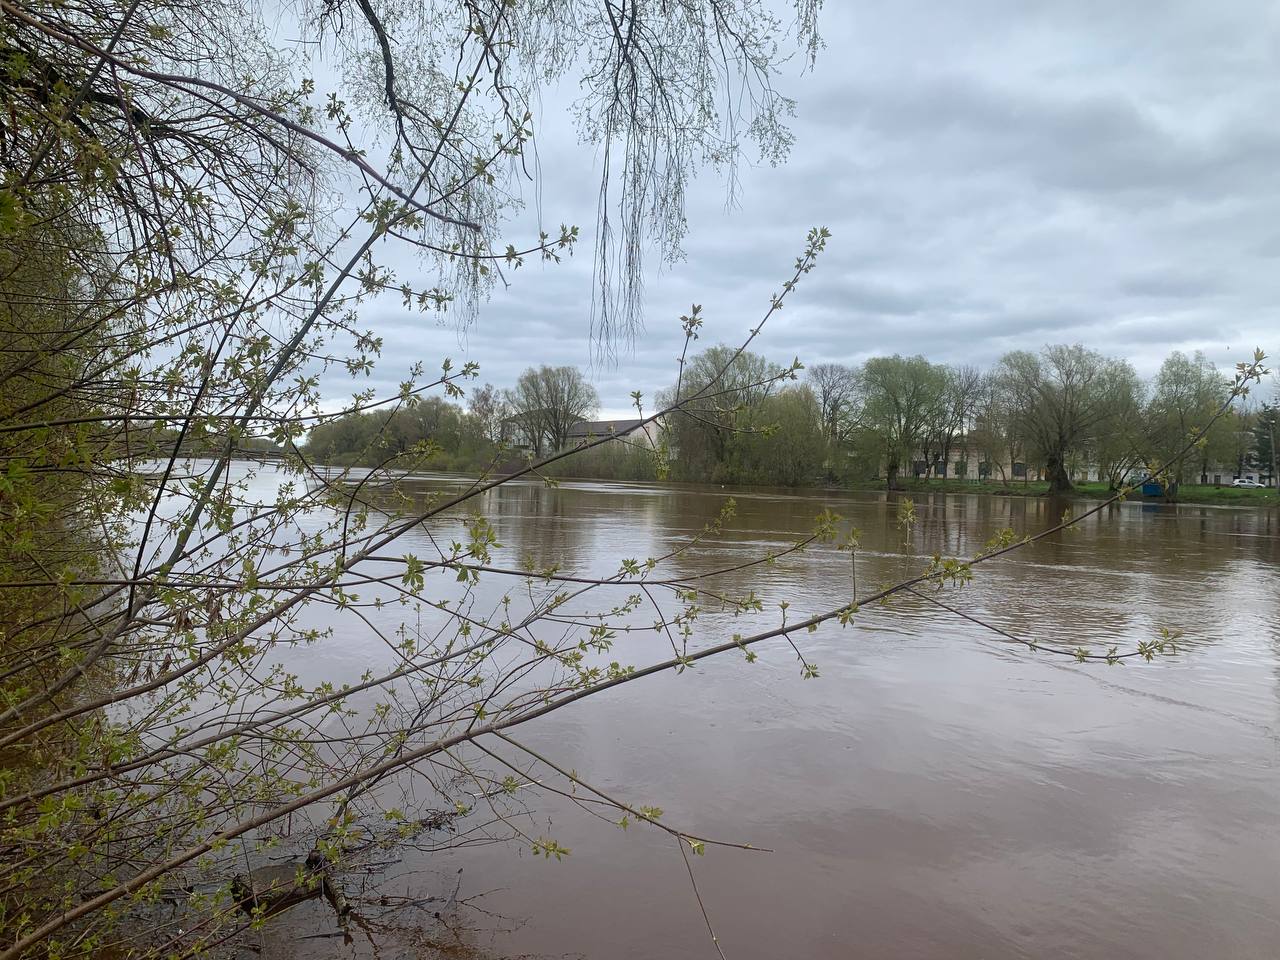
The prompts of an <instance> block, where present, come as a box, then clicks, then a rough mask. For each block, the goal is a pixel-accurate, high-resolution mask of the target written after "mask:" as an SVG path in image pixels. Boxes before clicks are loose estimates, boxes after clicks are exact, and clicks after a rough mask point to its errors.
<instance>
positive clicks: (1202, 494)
mask: <svg viewBox="0 0 1280 960" xmlns="http://www.w3.org/2000/svg"><path fill="white" fill-rule="evenodd" d="M847 486H849V488H851V489H854V490H883V489H884V482H883V481H875V482H871V481H866V482H861V483H854V484H851V485H847ZM898 490H899V492H902V493H977V494H987V495H990V496H1000V497H1042V496H1044V495H1045V494H1046V493H1048V490H1049V484H1048V481H1044V480H1032V481H1029V482H1027V483H1020V482H1017V481H1015V482H1013V483H992V482H972V481H968V480H938V479H931V480H899V481H898ZM1113 494H1114V491H1113V490H1111V489H1110V488H1109V487H1108V486H1107V485H1106V484H1105V483H1078V484H1076V488H1075V493H1074V494H1073V496H1077V497H1080V498H1082V499H1086V500H1106V499H1107V498H1109V497H1111V496H1112V495H1113ZM1131 499H1134V500H1140V499H1143V498H1142V496H1141V495H1140V494H1135V495H1134V496H1133V497H1132V498H1131ZM1151 502H1153V503H1163V502H1165V501H1163V500H1153V501H1151ZM1173 502H1176V503H1206V504H1220V505H1224V506H1236V507H1274V506H1277V505H1280V494H1277V492H1276V491H1275V490H1274V489H1262V490H1251V489H1247V488H1243V487H1225V486H1223V487H1216V486H1214V485H1213V484H1183V485H1182V486H1180V487H1179V488H1178V494H1177V496H1176V497H1174V500H1173Z"/></svg>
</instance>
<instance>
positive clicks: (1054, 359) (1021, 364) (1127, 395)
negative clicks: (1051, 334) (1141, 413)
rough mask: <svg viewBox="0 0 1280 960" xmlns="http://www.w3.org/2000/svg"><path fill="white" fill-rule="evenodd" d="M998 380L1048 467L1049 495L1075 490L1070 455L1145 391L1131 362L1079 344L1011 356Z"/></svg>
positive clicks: (1035, 452)
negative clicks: (1069, 466)
mask: <svg viewBox="0 0 1280 960" xmlns="http://www.w3.org/2000/svg"><path fill="white" fill-rule="evenodd" d="M999 379H1000V382H1001V384H1002V387H1003V389H1004V391H1005V392H1006V394H1007V395H1008V397H1009V406H1010V408H1011V409H1012V410H1013V411H1014V416H1015V417H1016V419H1017V422H1018V425H1019V429H1020V432H1021V433H1022V435H1023V436H1024V437H1026V439H1027V444H1028V447H1029V448H1030V450H1031V451H1032V453H1033V455H1035V456H1037V457H1039V459H1040V461H1041V462H1042V463H1044V465H1045V472H1046V473H1047V474H1048V478H1049V493H1050V495H1054V494H1061V493H1069V492H1071V490H1072V489H1073V486H1072V483H1071V475H1070V473H1069V471H1068V469H1067V464H1068V462H1069V458H1070V456H1071V455H1072V454H1074V453H1079V452H1082V451H1083V450H1084V449H1085V448H1086V447H1087V446H1088V445H1089V444H1091V443H1092V442H1093V441H1094V440H1096V439H1097V438H1098V437H1099V436H1101V435H1102V434H1103V433H1104V432H1105V431H1107V430H1110V429H1112V428H1113V427H1114V426H1115V425H1116V418H1117V416H1118V414H1119V413H1120V412H1121V411H1124V410H1127V409H1130V408H1132V407H1133V406H1134V405H1135V403H1136V401H1135V399H1134V398H1135V396H1136V395H1137V392H1138V391H1139V390H1140V389H1141V385H1140V383H1139V381H1138V377H1137V375H1136V374H1135V373H1134V372H1133V368H1132V367H1130V366H1129V364H1128V363H1126V362H1125V361H1123V360H1113V359H1110V358H1107V357H1104V356H1102V354H1100V353H1097V352H1095V351H1093V350H1086V349H1085V348H1084V347H1082V346H1080V345H1079V344H1076V345H1074V346H1067V345H1062V344H1059V345H1056V346H1049V347H1045V348H1044V350H1042V351H1041V352H1040V353H1039V354H1034V353H1029V352H1027V351H1025V350H1021V351H1014V352H1012V353H1007V354H1005V355H1004V356H1003V357H1002V358H1001V359H1000V370H999Z"/></svg>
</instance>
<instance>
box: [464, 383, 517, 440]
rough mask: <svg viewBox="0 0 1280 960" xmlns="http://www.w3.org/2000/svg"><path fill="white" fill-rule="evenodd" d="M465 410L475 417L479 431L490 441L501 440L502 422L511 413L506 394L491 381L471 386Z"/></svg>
mask: <svg viewBox="0 0 1280 960" xmlns="http://www.w3.org/2000/svg"><path fill="white" fill-rule="evenodd" d="M467 412H468V413H470V414H471V416H473V417H474V418H475V419H476V423H477V425H478V427H479V430H480V433H481V434H482V435H483V436H484V438H485V439H486V440H488V441H489V442H490V443H500V442H501V441H502V424H503V421H505V420H506V419H507V418H508V417H510V416H511V415H512V409H511V405H510V404H509V403H508V402H507V398H506V395H505V394H504V393H503V392H502V391H501V390H499V389H498V388H497V387H495V386H494V385H493V384H491V383H486V384H485V385H484V386H483V387H472V388H471V392H470V393H469V394H468V396H467Z"/></svg>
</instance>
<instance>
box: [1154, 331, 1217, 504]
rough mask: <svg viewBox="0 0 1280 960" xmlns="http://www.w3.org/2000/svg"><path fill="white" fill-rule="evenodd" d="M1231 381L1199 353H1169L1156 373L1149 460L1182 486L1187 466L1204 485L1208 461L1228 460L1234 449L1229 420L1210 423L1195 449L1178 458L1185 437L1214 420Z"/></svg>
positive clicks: (1187, 477) (1185, 439) (1207, 478)
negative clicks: (1192, 467)
mask: <svg viewBox="0 0 1280 960" xmlns="http://www.w3.org/2000/svg"><path fill="white" fill-rule="evenodd" d="M1229 390H1230V383H1229V381H1228V380H1227V379H1226V377H1224V376H1223V375H1222V374H1221V373H1219V372H1218V369H1217V368H1216V367H1215V366H1214V365H1213V364H1212V363H1210V362H1209V361H1208V360H1207V359H1205V356H1204V354H1203V353H1199V352H1197V353H1196V354H1195V355H1194V356H1192V357H1188V356H1187V355H1186V354H1184V353H1181V352H1179V351H1176V350H1175V351H1174V352H1173V353H1171V354H1170V355H1169V357H1168V358H1167V359H1166V360H1165V361H1164V363H1163V364H1161V366H1160V372H1159V373H1158V374H1156V378H1155V383H1154V387H1153V390H1152V395H1151V400H1150V403H1149V404H1148V405H1147V423H1148V436H1149V442H1150V446H1151V454H1150V457H1151V460H1152V462H1156V463H1167V464H1168V465H1169V469H1170V473H1171V475H1172V476H1173V478H1174V479H1175V480H1177V481H1178V482H1186V481H1187V480H1188V479H1189V476H1188V464H1189V463H1192V464H1195V466H1196V467H1197V469H1196V470H1195V475H1196V477H1197V479H1198V480H1199V482H1200V483H1208V482H1209V477H1208V473H1209V463H1210V462H1213V461H1217V462H1228V461H1230V460H1231V459H1232V454H1233V453H1234V451H1235V436H1234V432H1235V431H1234V428H1233V425H1232V423H1231V421H1230V419H1221V420H1218V421H1217V422H1216V423H1214V424H1213V425H1212V426H1211V427H1210V429H1209V432H1208V435H1207V436H1205V437H1204V439H1203V441H1202V442H1201V443H1199V444H1198V445H1197V446H1196V448H1195V450H1194V451H1190V452H1187V453H1182V454H1178V453H1177V451H1178V450H1180V449H1181V448H1183V447H1185V446H1186V442H1187V438H1188V437H1190V436H1192V435H1194V434H1195V433H1196V432H1197V431H1198V430H1199V428H1200V427H1202V426H1204V425H1207V424H1209V423H1210V422H1211V420H1213V418H1214V417H1215V415H1216V414H1217V413H1218V411H1219V410H1220V409H1221V407H1222V405H1223V403H1224V402H1225V401H1226V398H1227V395H1228V392H1229Z"/></svg>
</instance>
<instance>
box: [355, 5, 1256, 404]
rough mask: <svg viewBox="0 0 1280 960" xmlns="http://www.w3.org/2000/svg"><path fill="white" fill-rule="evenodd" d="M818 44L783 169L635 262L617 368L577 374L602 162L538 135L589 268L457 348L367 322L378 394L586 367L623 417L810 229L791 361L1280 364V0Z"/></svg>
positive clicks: (434, 333) (760, 295) (379, 310)
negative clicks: (431, 380) (686, 317)
mask: <svg viewBox="0 0 1280 960" xmlns="http://www.w3.org/2000/svg"><path fill="white" fill-rule="evenodd" d="M822 33H823V37H824V39H825V41H826V49H825V50H824V51H823V52H822V53H821V55H820V57H819V60H818V63H817V66H816V68H815V69H814V71H812V72H810V73H802V72H801V66H802V63H801V59H800V58H798V57H797V58H796V60H795V62H794V64H792V65H788V67H786V68H784V69H785V71H786V76H785V78H784V81H783V83H782V84H780V86H781V87H782V89H783V90H784V91H785V92H787V93H789V94H790V95H792V96H794V97H795V99H796V100H797V101H798V111H797V117H796V120H795V124H794V128H793V129H794V132H795V134H796V138H797V142H796V146H795V149H794V152H793V154H792V157H791V159H790V161H789V162H788V163H787V164H786V165H785V166H781V167H777V168H774V167H768V166H763V167H757V168H751V169H744V170H742V172H741V180H742V188H743V189H742V197H741V203H740V205H739V206H738V208H737V209H735V210H732V211H726V209H725V205H724V199H725V191H724V186H723V183H721V182H720V181H718V180H717V179H716V178H715V177H714V175H712V174H710V173H707V174H704V175H703V176H701V177H700V178H699V180H698V181H697V183H696V184H695V185H694V187H693V190H692V194H691V202H690V209H689V236H688V240H687V242H686V244H685V251H686V257H685V259H684V261H683V262H681V263H679V264H677V265H675V266H674V267H672V268H669V269H667V270H664V271H659V270H657V269H656V267H657V261H656V258H655V259H654V260H652V261H651V263H652V265H653V266H654V269H653V270H652V271H651V273H650V276H649V279H648V283H647V290H648V293H647V298H646V304H645V316H646V325H645V330H644V332H643V333H642V335H641V336H640V338H639V339H638V340H637V343H636V346H635V349H634V352H633V353H630V354H627V353H624V354H623V355H622V356H621V357H620V359H619V362H618V363H617V365H616V366H613V367H601V366H599V365H595V366H592V350H591V344H590V337H589V314H590V303H591V269H590V267H591V263H590V260H591V257H590V252H591V249H592V245H593V238H592V236H591V227H592V226H593V224H594V223H595V197H596V193H595V184H596V182H597V178H598V176H599V169H598V165H597V160H598V158H597V157H596V156H595V154H594V153H593V151H592V150H591V148H590V147H587V146H582V145H580V144H578V143H577V142H576V139H575V138H574V137H573V136H572V134H571V133H570V135H569V136H564V135H563V132H564V131H565V130H566V129H568V128H567V127H566V126H565V125H564V123H563V122H562V121H556V122H552V121H550V120H549V119H548V120H544V122H543V123H542V125H541V130H542V138H541V140H540V143H539V156H540V159H541V164H542V171H543V180H542V210H543V215H544V219H545V220H546V222H548V223H550V224H555V225H558V224H559V223H560V222H561V221H565V222H570V223H576V224H578V225H580V226H581V227H582V229H583V231H584V237H583V242H582V243H581V249H580V250H579V252H578V254H577V256H576V257H575V258H574V259H573V261H571V262H569V263H567V264H564V265H560V266H554V267H542V266H540V265H531V266H527V267H525V268H523V269H521V270H520V271H519V272H518V273H516V274H514V275H513V276H512V280H513V285H512V287H511V288H510V289H509V290H507V291H501V290H500V291H498V292H496V293H495V295H494V296H493V298H492V299H491V300H490V301H489V302H488V303H487V305H485V306H484V308H483V309H482V311H481V315H480V319H479V321H478V322H477V323H476V324H475V325H474V326H473V327H471V328H470V329H469V330H468V331H467V332H466V333H465V335H460V333H459V331H458V330H457V328H456V327H451V326H449V325H447V324H446V325H443V326H440V325H435V324H434V322H433V321H432V320H431V319H429V318H424V317H422V316H421V315H414V316H409V315H405V314H404V313H403V312H402V311H400V310H398V309H397V308H396V307H395V305H393V304H388V305H387V306H385V307H382V306H378V307H375V308H374V309H373V310H372V311H371V312H370V314H369V315H368V316H367V318H366V319H367V322H368V323H369V324H370V325H371V326H373V327H374V328H375V329H376V330H377V331H378V332H380V333H381V334H382V335H383V336H384V337H385V341H386V349H385V351H384V356H383V360H382V362H381V364H380V377H381V378H385V379H386V380H388V381H390V382H391V383H394V382H396V381H397V380H398V379H399V378H400V376H401V374H402V373H403V369H404V367H405V366H407V365H408V363H409V362H410V361H412V360H415V359H421V360H423V361H425V362H426V363H427V364H428V366H429V367H431V366H435V365H436V362H437V361H438V358H439V357H440V356H442V355H450V356H452V357H453V358H455V360H462V359H471V360H476V361H479V363H480V364H481V369H482V377H481V379H482V381H484V380H487V381H491V382H493V383H495V384H499V385H509V384H510V383H511V382H512V381H513V380H514V379H515V377H516V376H518V374H519V373H520V371H521V370H522V369H524V368H525V367H526V366H529V365H531V364H539V363H549V364H564V363H568V364H576V365H579V366H582V367H584V368H590V372H591V376H592V378H593V380H594V381H595V383H596V385H597V388H598V389H599V391H600V395H601V399H602V401H603V406H604V408H605V410H604V412H605V415H618V416H624V415H625V411H626V407H627V404H628V400H627V397H628V394H629V393H630V391H631V390H633V389H641V390H644V391H645V393H646V395H648V396H651V395H652V392H653V390H654V389H655V388H659V387H661V386H664V385H666V384H668V383H670V382H671V380H672V378H673V368H674V358H675V356H676V354H677V353H678V351H679V342H680V334H679V323H678V320H677V318H678V317H679V315H680V314H681V313H684V312H686V311H687V310H688V307H689V304H690V303H692V302H698V303H701V304H702V305H703V309H704V313H705V315H706V317H707V324H706V327H705V329H704V332H703V337H702V341H701V342H702V344H704V345H708V346H709V345H711V344H713V343H715V342H717V341H720V340H723V341H729V342H737V341H738V340H739V339H741V337H742V336H743V334H744V332H745V331H746V329H747V328H748V327H750V326H752V325H754V324H755V323H756V322H758V320H759V318H760V315H761V313H762V311H763V309H764V308H765V307H766V306H767V303H768V298H769V295H770V293H771V292H773V291H774V290H776V289H777V288H778V286H779V284H780V282H781V281H782V280H783V279H784V278H785V276H786V274H787V271H788V268H789V267H790V266H791V264H792V262H793V260H794V258H795V255H796V254H797V253H798V252H799V250H800V249H801V248H802V246H803V242H804V236H805V232H806V230H807V229H808V228H809V227H810V226H813V225H819V224H821V225H825V226H827V227H828V228H830V230H831V231H832V239H831V241H830V243H829V246H828V251H827V254H826V255H825V256H824V257H823V259H822V262H821V264H820V266H819V268H818V270H817V271H816V272H815V273H814V274H812V275H811V277H809V278H808V279H807V280H806V282H805V283H804V285H803V286H802V287H801V288H800V289H799V290H798V291H797V296H796V297H795V299H794V301H791V302H790V303H789V305H788V306H787V307H786V309H785V310H784V311H783V312H782V314H781V315H780V316H779V317H777V318H776V319H775V320H773V321H771V322H770V325H769V327H768V328H767V334H766V336H765V337H764V339H763V340H762V341H761V342H760V343H759V352H761V353H764V354H766V355H767V356H769V357H770V358H771V359H775V360H778V361H780V362H785V361H789V360H790V359H791V357H792V356H795V355H798V356H799V357H800V358H801V360H802V361H804V362H806V363H810V364H812V363H816V362H821V361H832V360H834V361H842V362H847V363H857V362H859V361H861V360H864V359H866V358H867V357H869V356H872V355H876V354H891V353H903V354H911V353H923V354H924V355H926V356H927V357H928V358H929V359H931V360H934V361H939V362H962V363H975V364H979V365H983V366H985V365H989V364H991V363H992V362H994V361H995V360H996V359H997V358H998V357H999V356H1000V355H1001V354H1002V353H1004V352H1005V351H1007V350H1010V349H1015V348H1028V349H1037V348H1039V347H1040V346H1042V345H1044V344H1045V343H1050V342H1055V343H1056V342H1081V343H1084V344H1085V345H1087V346H1089V347H1092V348H1095V349H1098V350H1101V351H1103V352H1105V353H1109V354H1113V355H1117V356H1124V357H1127V358H1128V359H1130V360H1131V361H1132V362H1133V363H1134V365H1135V366H1136V367H1137V369H1138V371H1139V372H1140V373H1142V374H1144V375H1149V374H1151V373H1153V372H1154V371H1155V369H1156V368H1157V367H1158V366H1159V363H1160V361H1161V360H1162V359H1163V357H1164V356H1166V355H1167V354H1168V353H1169V351H1171V350H1173V349H1181V350H1186V351H1192V350H1203V351H1204V352H1205V353H1206V354H1207V355H1208V356H1209V357H1210V358H1211V359H1212V360H1214V361H1215V362H1217V363H1219V364H1220V365H1222V366H1224V367H1227V368H1229V367H1230V366H1231V365H1232V364H1233V363H1234V362H1235V361H1237V360H1240V359H1245V358H1246V357H1247V356H1248V355H1249V354H1251V352H1252V349H1253V348H1254V347H1255V346H1262V347H1264V348H1266V349H1267V350H1268V352H1269V353H1272V352H1274V353H1280V336H1277V334H1278V333H1280V322H1278V311H1280V306H1278V304H1280V298H1278V296H1277V294H1280V125H1278V122H1277V121H1278V120H1280V7H1278V6H1277V4H1274V3H1264V2H1248V0H1231V2H1229V3H1208V2H1205V0H1187V2H1181V3H1177V2H1164V3H1160V4H1153V3H1116V2H1114V0H1107V2H1093V0H1061V2H1056V3H1047V2H1046V3H1032V2H1027V0H1009V2H995V0H966V2H964V3H940V2H936V0H933V2H906V0H891V2H880V0H840V2H829V3H828V4H827V8H826V10H825V11H824V13H823V19H822ZM547 106H548V107H549V108H552V109H554V108H555V106H554V103H553V102H552V101H551V100H550V99H549V100H548V102H547Z"/></svg>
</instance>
